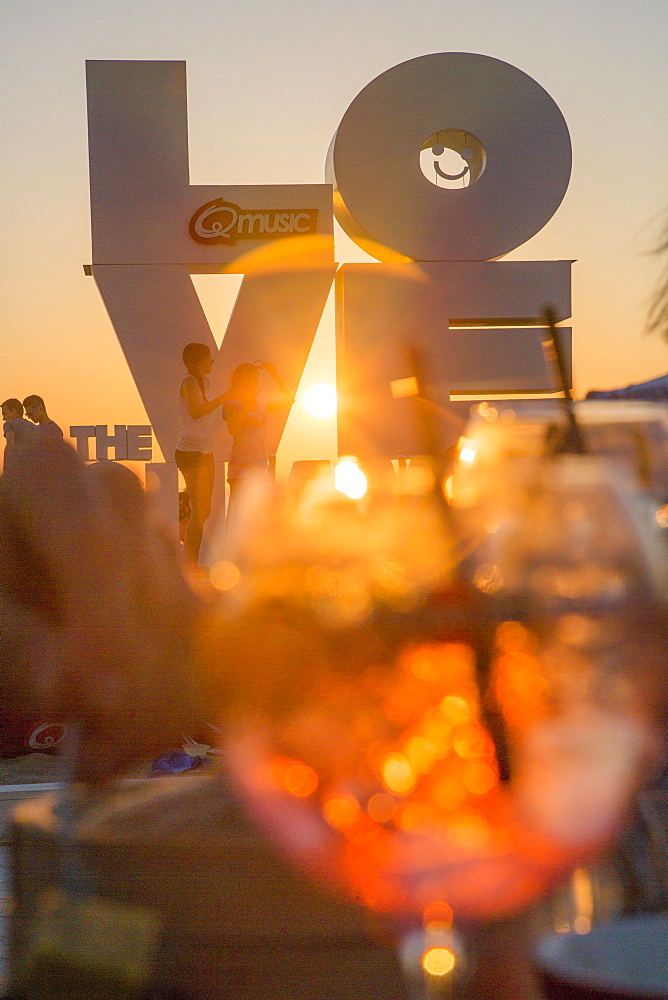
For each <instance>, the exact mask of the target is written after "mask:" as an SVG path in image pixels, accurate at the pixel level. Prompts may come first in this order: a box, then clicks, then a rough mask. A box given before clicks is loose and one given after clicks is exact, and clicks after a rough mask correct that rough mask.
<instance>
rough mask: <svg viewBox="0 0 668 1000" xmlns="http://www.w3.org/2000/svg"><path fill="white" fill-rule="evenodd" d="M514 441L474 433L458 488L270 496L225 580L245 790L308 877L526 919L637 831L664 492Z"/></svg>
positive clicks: (393, 910)
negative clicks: (628, 830)
mask: <svg viewBox="0 0 668 1000" xmlns="http://www.w3.org/2000/svg"><path fill="white" fill-rule="evenodd" d="M504 441H505V444H504ZM499 443H500V444H501V445H503V446H502V447H500V448H499V449H498V450H497V453H496V456H495V455H494V454H493V453H492V451H490V453H489V454H488V456H487V458H486V460H485V461H484V462H478V463H477V464H476V457H479V456H476V455H475V454H473V455H471V454H468V455H467V454H466V453H465V449H466V448H468V447H470V448H471V450H473V448H474V445H473V444H471V445H470V446H469V444H468V443H467V442H466V441H464V442H462V444H461V446H460V452H459V459H458V463H457V466H456V468H455V472H454V473H453V476H452V477H451V478H450V480H449V481H448V482H447V483H441V482H439V481H438V475H437V480H436V482H435V483H434V484H432V486H433V487H434V488H426V487H425V485H424V480H425V477H424V476H423V477H422V480H421V482H420V483H418V484H417V485H416V484H412V483H411V481H410V479H408V480H405V481H404V483H403V485H402V486H400V485H399V483H397V487H396V489H390V488H388V487H387V485H386V484H385V485H384V486H383V487H382V488H378V489H375V490H374V489H369V490H367V491H366V492H364V491H363V490H362V489H361V488H360V486H359V484H360V480H359V479H357V480H356V482H357V487H355V489H353V490H352V491H351V490H349V491H347V492H348V493H349V494H350V495H346V492H342V486H341V484H342V483H343V482H345V477H342V476H339V477H338V478H337V480H336V485H335V482H334V480H333V479H330V478H328V477H327V476H324V477H323V478H321V479H320V480H318V481H316V482H314V483H312V484H311V486H310V487H309V489H308V490H305V491H304V492H303V493H302V495H301V496H300V499H299V500H298V501H297V500H295V499H294V498H292V497H289V496H286V495H281V494H277V493H267V494H264V495H259V494H258V495H257V496H256V497H255V498H254V499H253V498H249V505H248V510H247V527H246V530H245V533H244V536H243V537H242V539H241V542H240V544H239V547H238V549H237V550H236V551H234V552H229V553H228V555H227V558H226V560H225V565H224V567H223V569H222V570H221V568H220V567H218V568H217V569H216V568H214V571H213V572H214V578H215V574H216V573H217V574H218V578H220V579H224V580H226V581H227V582H226V583H225V585H224V586H223V587H222V588H221V589H222V590H223V594H224V608H223V611H222V614H221V617H220V619H219V623H218V625H217V626H216V628H215V629H214V630H213V634H212V635H210V636H209V637H208V641H209V644H213V647H214V648H215V649H216V650H217V651H218V659H219V661H220V662H221V663H222V664H223V665H224V666H223V667H222V669H221V672H220V673H221V676H220V680H219V683H220V684H221V685H222V691H221V692H220V694H221V699H222V701H223V702H224V704H225V706H226V709H225V716H226V718H225V722H224V726H223V729H224V744H225V752H226V759H227V762H228V766H229V768H230V771H231V773H232V775H233V777H234V779H235V781H236V783H237V786H238V787H239V789H240V790H241V792H242V794H243V796H244V797H245V799H246V801H247V802H248V803H249V806H250V808H251V810H252V812H253V814H254V815H255V817H256V818H257V819H258V820H259V822H260V823H261V824H262V825H263V826H264V828H265V829H266V830H267V831H268V832H269V833H270V835H271V836H272V837H273V838H274V840H275V841H276V842H277V843H278V844H279V845H280V846H281V847H282V848H283V849H284V850H285V851H286V852H287V853H288V854H289V855H290V856H291V857H292V859H293V860H294V861H295V862H296V863H297V864H298V865H300V866H302V867H303V868H304V869H306V870H307V871H309V872H310V873H312V874H313V875H314V876H315V877H316V878H318V879H320V880H322V881H324V882H326V883H327V884H329V885H330V886H331V887H332V888H333V889H335V890H338V891H343V892H345V893H347V894H349V895H352V896H353V897H354V898H356V899H357V900H359V901H360V902H362V903H363V904H365V905H366V906H369V907H372V908H373V909H375V910H378V911H382V912H386V913H388V914H392V915H394V916H396V917H398V918H402V919H403V918H412V917H424V918H425V919H428V914H429V913H430V912H431V911H433V912H436V910H438V912H441V911H442V912H446V911H447V912H448V913H449V914H451V913H454V915H455V917H459V918H462V919H474V920H475V919H487V918H495V917H499V916H503V915H506V914H509V913H512V912H514V911H517V910H519V909H521V908H522V907H524V906H525V905H527V904H528V903H530V902H531V901H532V900H534V899H536V898H537V897H539V896H540V895H541V894H543V893H545V892H546V891H547V890H548V888H549V887H550V886H551V885H552V884H554V883H555V881H557V880H558V879H559V878H560V877H561V876H562V875H563V874H564V873H565V872H567V871H568V870H569V869H570V868H571V867H573V866H574V865H575V864H577V863H580V862H581V861H582V860H583V859H586V858H587V857H589V856H590V855H591V854H592V853H593V852H595V851H596V850H597V849H598V848H600V847H601V846H602V845H604V844H606V843H607V842H608V841H609V839H610V838H611V837H613V836H614V834H615V832H616V830H617V829H618V827H619V825H620V824H621V822H622V820H623V817H624V812H625V809H626V806H627V803H628V801H629V799H630V797H631V796H632V794H633V791H634V789H635V788H636V787H637V785H638V783H639V782H640V781H641V779H642V775H643V773H644V771H645V769H646V768H647V767H648V765H649V766H651V763H652V761H653V760H654V759H655V758H656V756H657V754H658V752H659V746H660V736H659V730H658V721H657V720H658V716H659V709H660V703H661V691H662V685H663V675H664V667H665V655H666V654H665V638H664V632H663V629H664V617H665V615H664V605H663V603H662V598H661V594H662V588H663V577H662V572H663V568H664V567H665V558H657V556H656V553H655V552H654V551H653V546H654V543H655V541H656V538H655V535H657V533H658V534H660V532H661V528H660V525H659V523H658V521H657V520H656V519H655V520H654V523H653V525H652V524H650V523H649V519H648V518H647V517H646V516H645V514H646V508H647V503H645V500H646V497H645V494H643V493H642V491H641V490H639V488H638V486H637V484H636V483H634V482H632V481H631V480H630V479H629V478H625V477H624V476H623V475H620V474H619V473H618V472H617V471H616V470H615V469H613V468H611V467H610V466H609V464H608V463H607V462H606V461H605V460H604V459H600V458H592V457H587V456H571V455H564V456H558V457H545V456H544V455H542V454H541V453H540V451H539V450H538V449H534V450H533V451H531V450H530V451H529V453H528V454H527V453H526V450H524V451H523V450H522V449H518V448H516V447H515V446H514V445H512V444H509V443H508V439H504V438H503V431H501V434H500V436H499ZM504 448H505V450H504ZM352 465H353V466H354V467H355V464H354V463H352ZM358 472H359V470H358ZM348 473H350V474H351V475H352V478H353V480H355V474H354V471H353V472H352V473H351V470H350V468H349V469H348ZM427 478H428V477H427ZM337 485H338V487H339V488H338V489H337V488H336V486H337ZM443 493H445V494H447V495H448V496H449V500H450V504H451V505H449V506H446V505H445V502H444V500H443ZM643 504H644V506H643ZM657 507H658V505H657V504H654V508H655V509H656V508H657ZM639 511H644V512H645V513H643V514H639ZM661 544H663V543H661ZM210 648H211V646H210ZM439 908H440V909H439Z"/></svg>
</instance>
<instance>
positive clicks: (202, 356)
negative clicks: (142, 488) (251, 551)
mask: <svg viewBox="0 0 668 1000" xmlns="http://www.w3.org/2000/svg"><path fill="white" fill-rule="evenodd" d="M183 363H184V365H185V366H186V369H187V372H188V374H187V375H186V377H185V378H184V379H183V380H182V382H181V385H180V386H179V394H178V408H179V425H180V429H179V437H178V441H177V442H176V452H175V458H176V465H177V467H178V469H179V472H180V473H181V475H182V476H183V478H184V480H185V484H186V492H187V493H188V499H189V500H190V517H189V519H188V523H187V525H186V528H185V531H184V535H183V550H184V555H185V559H186V562H188V563H190V564H191V565H192V566H197V565H198V564H199V550H200V545H201V543H202V532H203V531H204V524H205V522H206V519H207V517H208V516H209V514H210V513H211V495H212V493H213V480H214V475H215V465H214V461H213V431H214V419H215V415H214V410H217V409H218V407H219V406H221V404H222V403H223V400H224V398H225V397H224V396H216V397H215V398H214V399H208V398H207V389H208V386H209V380H208V378H207V375H208V374H209V372H210V371H211V369H212V368H213V358H212V357H211V351H210V350H209V348H208V347H207V346H206V344H196V343H193V344H186V346H185V347H184V349H183Z"/></svg>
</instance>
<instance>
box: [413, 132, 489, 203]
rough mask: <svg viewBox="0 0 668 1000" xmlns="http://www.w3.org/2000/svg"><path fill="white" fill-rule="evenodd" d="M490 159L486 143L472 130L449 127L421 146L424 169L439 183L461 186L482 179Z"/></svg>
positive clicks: (430, 177) (421, 168)
mask: <svg viewBox="0 0 668 1000" xmlns="http://www.w3.org/2000/svg"><path fill="white" fill-rule="evenodd" d="M486 162H487V154H486V152H485V147H484V146H483V144H482V143H481V142H480V140H479V139H478V138H477V137H476V136H475V135H473V134H472V133H471V132H466V131H464V129H458V128H446V129H441V130H440V131H439V132H434V134H433V135H430V136H429V138H428V139H426V140H425V142H423V144H422V146H421V148H420V170H421V171H422V173H423V175H424V177H426V179H427V180H428V181H429V182H430V184H434V185H435V186H436V187H442V188H448V189H450V190H458V189H460V190H461V189H462V188H465V187H468V186H469V185H470V184H473V183H475V181H477V180H478V178H479V177H480V175H481V174H482V172H483V170H484V169H485V164H486Z"/></svg>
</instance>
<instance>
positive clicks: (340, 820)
mask: <svg viewBox="0 0 668 1000" xmlns="http://www.w3.org/2000/svg"><path fill="white" fill-rule="evenodd" d="M322 812H323V815H324V817H325V819H326V820H327V822H328V823H329V825H330V826H333V827H334V829H335V830H347V829H349V828H350V827H351V826H354V825H355V823H356V822H357V820H358V819H359V817H360V814H361V809H360V805H359V802H358V801H357V799H356V798H354V797H353V796H352V795H334V796H332V798H331V799H327V801H326V802H325V804H324V805H323V807H322Z"/></svg>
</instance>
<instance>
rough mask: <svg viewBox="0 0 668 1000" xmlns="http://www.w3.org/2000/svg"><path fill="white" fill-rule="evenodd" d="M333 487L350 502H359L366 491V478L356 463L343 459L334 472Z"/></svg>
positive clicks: (349, 459)
mask: <svg viewBox="0 0 668 1000" xmlns="http://www.w3.org/2000/svg"><path fill="white" fill-rule="evenodd" d="M334 485H335V486H336V488H337V490H338V491H339V493H344V494H345V496H347V497H350V499H351V500H360V499H361V498H362V497H363V496H364V494H365V493H366V489H367V481H366V476H365V475H364V473H363V472H362V470H361V469H360V467H359V465H358V464H357V462H355V461H353V460H352V459H351V458H344V459H343V460H342V461H340V462H339V463H338V465H337V466H336V468H335V470H334Z"/></svg>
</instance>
